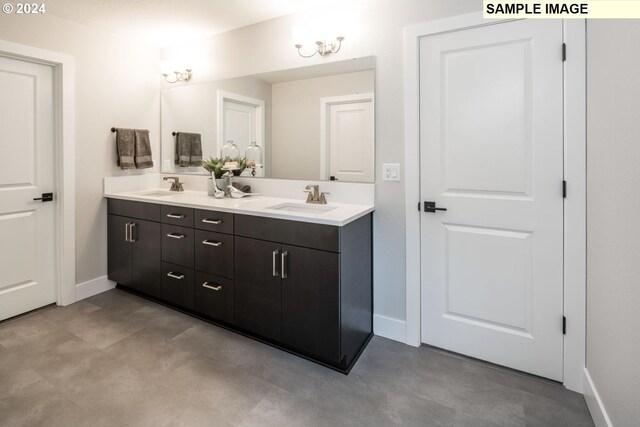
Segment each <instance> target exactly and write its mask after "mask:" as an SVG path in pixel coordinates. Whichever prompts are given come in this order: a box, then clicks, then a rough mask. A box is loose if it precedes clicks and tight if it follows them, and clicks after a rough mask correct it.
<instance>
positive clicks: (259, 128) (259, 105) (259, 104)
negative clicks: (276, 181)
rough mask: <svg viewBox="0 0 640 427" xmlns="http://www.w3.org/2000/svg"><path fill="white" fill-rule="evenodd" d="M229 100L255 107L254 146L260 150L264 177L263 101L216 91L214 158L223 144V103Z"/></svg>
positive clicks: (242, 155) (242, 154) (265, 148)
mask: <svg viewBox="0 0 640 427" xmlns="http://www.w3.org/2000/svg"><path fill="white" fill-rule="evenodd" d="M226 100H229V101H232V102H235V103H238V104H245V105H250V106H252V107H256V144H257V145H258V146H260V148H262V155H263V159H262V160H263V162H262V173H263V174H264V176H266V174H267V166H266V164H265V163H266V162H265V161H264V160H265V159H264V156H266V154H267V147H266V142H267V141H266V138H265V105H266V103H265V101H264V99H258V98H251V97H249V96H244V95H238V94H237V93H233V92H226V91H224V90H219V89H218V102H217V110H218V113H217V115H218V117H217V127H218V129H217V130H216V133H217V134H218V138H217V141H218V147H217V150H216V153H217V154H216V156H214V157H217V155H219V154H220V150H221V149H222V146H223V145H224V143H225V137H224V101H226ZM240 157H244V153H240Z"/></svg>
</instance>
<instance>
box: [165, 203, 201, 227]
mask: <svg viewBox="0 0 640 427" xmlns="http://www.w3.org/2000/svg"><path fill="white" fill-rule="evenodd" d="M161 213H162V222H164V223H166V224H173V225H180V226H182V227H191V228H193V209H191V208H183V207H178V206H167V205H162V207H161Z"/></svg>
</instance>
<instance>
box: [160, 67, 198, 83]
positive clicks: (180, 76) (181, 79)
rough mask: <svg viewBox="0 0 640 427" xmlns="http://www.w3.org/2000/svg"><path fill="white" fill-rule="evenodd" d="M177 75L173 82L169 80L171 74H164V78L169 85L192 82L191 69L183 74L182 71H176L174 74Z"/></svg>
mask: <svg viewBox="0 0 640 427" xmlns="http://www.w3.org/2000/svg"><path fill="white" fill-rule="evenodd" d="M173 73H174V74H175V78H174V79H173V80H169V74H168V73H162V75H163V76H164V80H165V81H166V82H167V83H177V82H186V81H189V80H191V76H192V74H193V73H192V72H191V70H190V69H189V68H187V69H185V70H184V71H183V72H182V71H174V72H173Z"/></svg>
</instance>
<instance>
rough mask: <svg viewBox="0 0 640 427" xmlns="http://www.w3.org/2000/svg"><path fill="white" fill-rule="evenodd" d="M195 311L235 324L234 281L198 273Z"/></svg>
mask: <svg viewBox="0 0 640 427" xmlns="http://www.w3.org/2000/svg"><path fill="white" fill-rule="evenodd" d="M195 310H196V311H197V312H198V313H201V314H204V315H205V316H209V317H213V318H215V319H219V320H222V321H224V322H227V323H233V280H230V279H226V278H224V277H220V276H214V275H211V274H207V273H203V272H201V271H196V281H195Z"/></svg>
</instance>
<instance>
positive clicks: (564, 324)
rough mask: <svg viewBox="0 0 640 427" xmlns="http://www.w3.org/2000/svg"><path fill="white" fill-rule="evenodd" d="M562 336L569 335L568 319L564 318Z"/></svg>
mask: <svg viewBox="0 0 640 427" xmlns="http://www.w3.org/2000/svg"><path fill="white" fill-rule="evenodd" d="M562 335H567V318H566V317H565V316H562Z"/></svg>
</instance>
